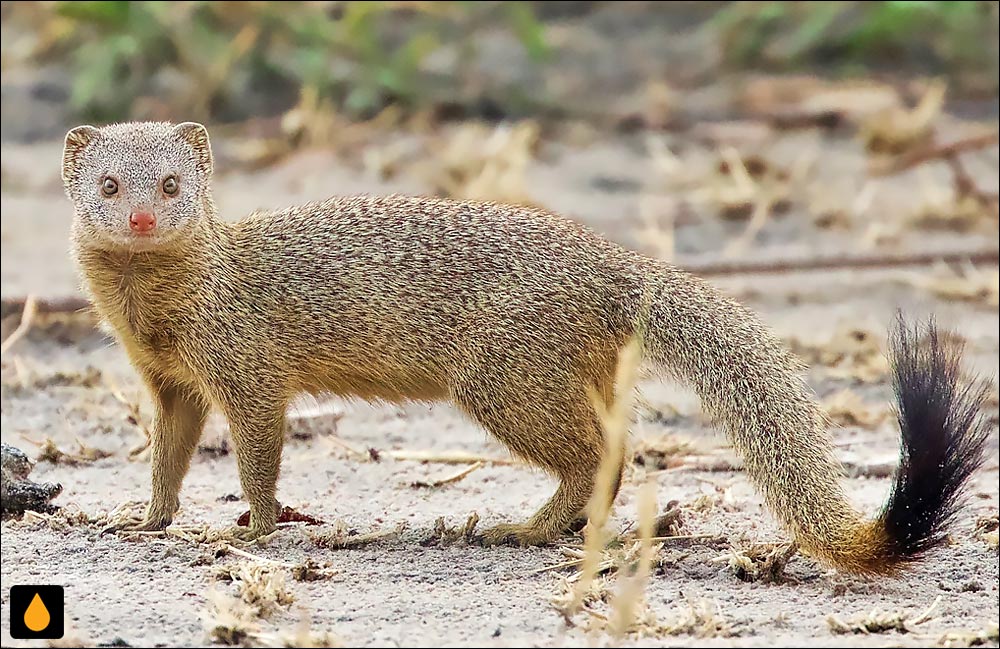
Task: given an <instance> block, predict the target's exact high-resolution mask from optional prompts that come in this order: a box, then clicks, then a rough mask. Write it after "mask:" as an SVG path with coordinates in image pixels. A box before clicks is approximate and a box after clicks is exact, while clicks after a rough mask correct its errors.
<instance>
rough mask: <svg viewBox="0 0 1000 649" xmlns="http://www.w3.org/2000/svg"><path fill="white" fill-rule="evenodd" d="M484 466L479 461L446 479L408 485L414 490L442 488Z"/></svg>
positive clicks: (420, 481)
mask: <svg viewBox="0 0 1000 649" xmlns="http://www.w3.org/2000/svg"><path fill="white" fill-rule="evenodd" d="M484 466H486V463H485V462H483V461H482V460H480V461H479V462H476V463H475V464H473V465H472V466H469V467H466V468H464V469H462V470H461V471H459V472H458V473H456V474H454V475H450V476H448V477H447V478H441V479H440V480H435V481H433V482H424V481H423V480H415V481H413V482H411V483H410V486H411V487H413V488H415V489H432V488H436V487H443V486H444V485H446V484H451V483H453V482H458V481H459V480H461V479H462V478H464V477H465V476H467V475H469V474H470V473H472V472H473V471H475V470H476V469H481V468H483V467H484Z"/></svg>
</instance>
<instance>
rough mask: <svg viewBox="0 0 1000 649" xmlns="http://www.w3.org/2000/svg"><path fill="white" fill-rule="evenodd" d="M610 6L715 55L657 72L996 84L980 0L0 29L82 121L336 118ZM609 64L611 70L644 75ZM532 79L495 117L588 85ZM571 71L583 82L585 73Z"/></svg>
mask: <svg viewBox="0 0 1000 649" xmlns="http://www.w3.org/2000/svg"><path fill="white" fill-rule="evenodd" d="M619 11H620V12H623V13H622V14H621V16H616V18H621V19H622V20H628V18H627V15H626V14H628V13H631V14H633V15H634V16H638V17H639V20H633V22H632V23H631V24H633V25H634V26H633V27H631V29H633V30H637V31H639V30H646V33H647V34H648V32H649V30H660V31H662V32H663V35H662V37H663V39H671V41H672V42H673V39H677V38H683V37H684V36H685V34H686V32H685V30H686V29H687V27H685V25H688V26H690V24H691V19H692V17H693V19H694V21H695V22H696V23H697V24H698V25H700V28H698V29H696V30H694V31H695V32H698V33H701V34H703V35H704V34H706V33H707V35H708V38H707V39H702V40H701V41H699V42H700V43H701V45H699V46H698V47H699V48H700V49H701V50H704V49H706V48H715V49H714V51H712V52H705V53H704V54H705V55H704V56H700V52H698V56H695V55H694V54H693V53H692V52H691V51H690V50H683V49H681V50H678V51H682V52H684V54H683V55H681V56H680V57H679V59H678V62H679V64H678V65H671V66H670V69H672V70H677V69H679V68H683V67H684V66H693V67H697V65H696V64H697V63H698V62H699V61H707V60H712V61H715V60H717V59H718V60H720V61H721V63H722V65H724V66H729V67H731V68H735V69H737V70H746V69H755V70H756V69H769V70H775V69H777V70H782V71H789V70H795V71H799V70H808V69H820V70H821V71H822V72H824V73H830V72H833V73H848V74H865V73H869V72H871V71H872V70H873V69H877V68H881V69H886V68H889V69H891V70H900V69H901V68H902V67H904V66H906V65H909V66H910V67H909V68H908V69H909V70H911V71H912V70H913V69H914V66H913V64H914V63H916V68H917V69H920V70H921V72H922V73H928V72H929V73H932V74H940V73H942V72H944V73H948V72H951V71H959V72H960V73H961V75H955V76H954V77H953V78H951V81H952V83H953V84H954V85H957V86H962V85H963V83H964V81H963V79H964V78H965V77H969V78H973V79H974V81H973V83H972V84H971V85H972V86H975V85H976V84H977V83H978V84H980V87H981V88H982V89H985V90H986V91H988V92H995V91H996V87H997V79H996V76H997V65H998V64H997V22H998V11H1000V10H998V5H997V3H996V2H990V1H984V0H981V1H955V2H913V1H905V2H904V1H889V2H841V1H836V2H833V1H827V2H760V1H751V2H728V3H703V2H680V3H630V4H629V5H628V7H627V8H620V9H619V8H617V6H616V5H615V4H613V3H605V2H570V3H554V2H471V1H445V2H335V1H319V2H316V1H312V2H245V1H238V2H208V1H204V0H183V1H178V2H166V1H152V2H125V1H112V0H87V1H74V2H69V1H54V2H53V1H49V2H32V3H28V2H22V3H4V5H3V12H4V21H5V26H7V30H8V31H7V33H13V34H14V35H15V36H19V37H26V38H23V39H22V40H26V41H27V42H28V43H29V46H27V47H21V46H14V48H13V49H14V50H16V51H17V52H16V54H17V56H18V57H19V59H20V60H21V61H23V62H27V64H28V65H30V66H35V65H44V64H49V63H51V64H54V65H56V66H58V67H61V68H62V69H65V70H68V76H69V79H70V80H71V81H70V83H71V87H70V104H71V107H72V109H73V110H74V112H75V113H76V114H77V116H79V117H81V118H85V119H93V120H98V121H110V120H117V119H125V118H130V117H133V116H135V115H136V114H141V115H144V116H147V117H150V116H157V115H170V114H172V113H176V112H178V111H181V112H183V113H184V115H185V116H186V117H187V118H190V119H208V118H215V119H222V120H226V119H229V118H232V119H243V118H246V117H249V116H254V115H268V114H275V113H277V112H281V111H284V110H287V109H288V108H289V107H290V105H292V104H294V103H295V101H296V99H297V98H298V97H308V98H310V100H311V101H314V102H319V103H321V104H322V105H324V106H330V107H332V108H333V109H334V110H336V111H339V112H342V113H344V114H345V115H347V116H349V117H365V116H369V115H372V114H374V113H376V112H377V111H378V110H379V109H381V108H383V107H385V106H387V105H390V104H396V105H399V106H401V107H402V108H404V109H405V108H422V107H426V106H428V105H434V103H435V102H442V101H445V102H447V101H452V102H454V103H456V104H459V103H461V102H463V101H466V100H468V99H469V97H472V98H473V99H474V98H475V96H476V93H477V92H478V91H481V90H482V86H483V85H484V82H483V80H482V79H481V78H479V76H478V72H479V71H481V70H482V69H483V68H482V66H481V65H480V66H479V67H478V68H477V67H476V65H477V64H476V60H477V52H478V51H480V49H482V48H484V47H486V48H487V49H488V47H489V46H488V45H486V46H484V45H483V44H484V34H486V33H487V32H492V33H493V34H494V35H495V34H496V32H498V31H499V32H503V33H504V35H505V36H506V37H507V38H508V42H509V41H511V38H510V37H513V47H514V48H516V47H518V44H519V47H520V48H521V54H523V56H521V57H514V58H513V59H510V58H507V59H505V60H504V61H503V63H496V65H498V66H499V65H511V61H512V60H514V61H516V62H515V63H514V65H517V66H527V67H526V68H525V70H521V72H534V71H538V70H543V68H539V67H538V66H542V65H546V64H548V63H552V62H554V63H555V64H556V65H560V66H564V65H566V63H567V61H569V60H573V59H574V58H579V53H581V52H582V53H583V54H585V55H586V54H589V52H588V50H587V47H588V46H587V44H586V43H582V44H580V45H579V47H578V48H577V49H574V47H572V45H573V44H574V43H576V33H577V32H570V34H569V36H567V31H566V29H565V26H566V23H565V22H563V24H562V25H561V27H563V29H562V30H561V32H560V34H561V37H560V39H556V40H558V44H554V43H550V42H549V39H548V38H547V36H548V33H547V27H549V26H550V25H551V24H552V23H551V22H550V21H560V20H570V21H573V20H577V19H580V20H579V22H581V23H584V22H587V21H588V20H589V17H590V16H591V15H592V14H595V15H596V13H597V12H603V14H602V17H601V18H600V19H596V18H595V20H593V21H590V22H589V23H587V24H588V27H589V28H592V29H596V30H599V29H602V28H603V27H600V25H604V26H607V25H609V24H612V23H611V22H609V20H608V16H609V14H612V13H615V12H619ZM706 19H707V20H706ZM675 24H676V25H680V27H674V25H675ZM10 25H14V27H13V28H11V27H10ZM583 32H584V33H582V35H583V36H586V33H585V32H586V29H584V30H583ZM658 33H659V31H654V34H658ZM6 40H7V39H6V38H5V41H6ZM647 40H648V39H647ZM491 42H492V43H493V44H494V45H495V44H496V43H495V40H494V41H491ZM5 47H9V46H8V45H5ZM509 49H510V48H508V50H509ZM25 50H28V51H25ZM8 51H9V50H5V59H4V60H5V61H7V60H8V55H7V52H8ZM489 51H490V52H493V51H494V50H489ZM623 51H624V48H623ZM650 51H655V50H650ZM664 51H666V50H664ZM713 54H717V57H716V56H713ZM675 56H676V55H675ZM584 58H585V57H584ZM692 58H694V59H699V61H691V59H692ZM585 60H589V59H585ZM480 63H481V62H480ZM486 63H487V64H489V65H493V64H494V62H493V61H492V60H491V61H487V62H486ZM611 63H612V64H613V65H617V66H619V67H620V68H621V69H622V74H623V75H624V74H637V71H638V70H640V69H647V68H648V67H649V66H646V65H644V64H643V63H642V62H640V63H632V62H626V61H618V62H614V61H612V62H611ZM651 65H652V64H651ZM578 67H579V66H578ZM653 67H654V68H655V65H653ZM544 70H545V71H546V75H544V76H543V75H535V76H534V79H535V82H536V83H535V86H533V87H531V88H524V89H521V88H520V87H519V86H517V84H510V85H507V86H503V87H502V88H501V89H500V90H499V91H497V90H496V89H493V90H494V92H495V93H498V94H499V95H500V96H501V100H502V103H503V104H504V105H503V107H502V108H503V109H504V110H508V109H510V108H511V107H512V106H516V105H517V104H518V102H519V101H521V102H522V103H525V102H526V103H528V104H531V102H532V101H539V100H541V101H543V102H544V100H545V98H544V97H541V98H540V97H538V96H537V95H538V92H539V90H540V88H541V86H544V84H546V83H549V82H551V81H553V80H556V81H558V82H560V83H561V84H562V85H570V86H572V85H573V84H576V86H579V87H587V86H588V84H590V83H591V82H590V81H589V80H588V79H581V80H575V79H570V80H568V84H567V83H563V82H566V81H567V79H566V78H565V76H566V75H564V74H563V68H559V69H558V70H556V69H552V68H544ZM715 72H716V70H715V69H714V68H713V69H712V70H709V73H708V74H707V75H705V77H704V78H706V79H708V80H711V79H714V78H716V74H715ZM577 74H578V75H579V74H580V71H579V70H577ZM583 74H584V75H586V74H589V72H588V68H586V67H584V68H583ZM679 74H680V76H683V72H682V71H681V72H679ZM528 76H531V75H529V74H519V75H506V77H505V78H507V77H514V78H525V77H528ZM538 79H541V81H540V82H539V81H538ZM983 79H986V81H982V80H983ZM665 81H667V82H669V81H670V80H669V79H667V80H665ZM637 82H643V80H642V79H638V80H637ZM557 85H559V84H557ZM596 88H597V86H595V89H596ZM466 91H468V92H466ZM596 91H597V92H600V91H599V90H596ZM519 93H520V94H519ZM466 95H468V96H466ZM579 100H580V101H584V99H579ZM137 109H138V110H137Z"/></svg>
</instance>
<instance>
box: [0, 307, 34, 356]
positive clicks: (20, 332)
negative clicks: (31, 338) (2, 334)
mask: <svg viewBox="0 0 1000 649" xmlns="http://www.w3.org/2000/svg"><path fill="white" fill-rule="evenodd" d="M36 310H37V303H36V302H35V296H34V295H29V296H28V297H26V298H24V311H22V312H21V322H20V323H19V324H18V325H17V329H15V330H14V331H12V332H11V334H10V335H9V336H7V338H6V339H4V341H3V343H0V354H6V353H7V350H8V349H10V348H11V346H13V344H14V343H16V342H17V341H18V340H20V339H21V338H22V337H23V336H24V335H25V334H26V333H28V330H29V329H31V321H32V320H33V319H34V317H35V312H36Z"/></svg>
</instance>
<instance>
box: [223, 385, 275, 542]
mask: <svg viewBox="0 0 1000 649" xmlns="http://www.w3.org/2000/svg"><path fill="white" fill-rule="evenodd" d="M226 409H227V414H228V415H229V428H230V432H231V433H232V436H233V444H234V445H235V447H236V464H237V468H238V469H239V472H240V484H241V485H242V486H243V495H244V497H245V498H246V499H247V502H248V504H249V505H250V525H249V527H247V528H237V529H235V530H233V535H234V536H236V537H237V538H240V539H242V540H245V541H250V540H253V539H256V538H258V537H261V536H264V535H266V534H270V533H271V532H273V531H274V530H275V526H276V522H277V515H278V501H277V499H276V498H275V493H276V491H277V484H278V471H279V468H280V466H281V449H282V445H283V442H284V429H285V404H260V403H258V404H253V402H251V403H246V402H244V403H242V404H232V405H229V406H227V408H226Z"/></svg>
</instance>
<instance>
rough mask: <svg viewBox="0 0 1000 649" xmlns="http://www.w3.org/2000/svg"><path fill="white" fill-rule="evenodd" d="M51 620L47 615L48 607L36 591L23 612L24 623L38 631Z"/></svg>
mask: <svg viewBox="0 0 1000 649" xmlns="http://www.w3.org/2000/svg"><path fill="white" fill-rule="evenodd" d="M51 620H52V617H51V616H50V615H49V609H47V608H45V602H43V601H42V598H41V597H39V596H38V593H35V597H34V599H32V600H31V603H30V604H28V609H27V610H26V611H25V612H24V625H25V626H26V627H28V628H29V629H31V630H32V631H34V632H35V633H38V632H39V631H42V630H43V629H44V628H45V627H47V626H48V625H49V622H50V621H51Z"/></svg>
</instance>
